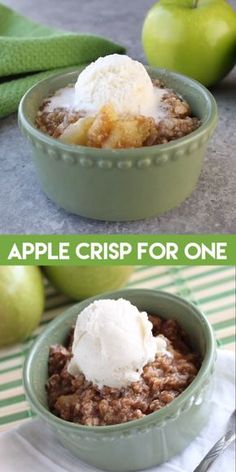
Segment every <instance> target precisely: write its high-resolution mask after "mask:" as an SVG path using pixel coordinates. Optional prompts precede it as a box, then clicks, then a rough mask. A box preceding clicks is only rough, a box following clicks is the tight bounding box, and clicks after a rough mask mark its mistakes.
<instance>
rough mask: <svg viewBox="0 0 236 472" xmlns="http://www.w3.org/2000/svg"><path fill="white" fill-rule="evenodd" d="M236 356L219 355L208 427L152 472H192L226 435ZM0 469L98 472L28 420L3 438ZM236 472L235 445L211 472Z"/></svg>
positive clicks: (0, 437) (37, 423) (43, 426)
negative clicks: (235, 466)
mask: <svg viewBox="0 0 236 472" xmlns="http://www.w3.org/2000/svg"><path fill="white" fill-rule="evenodd" d="M234 372H235V356H234V354H233V353H232V352H229V351H223V350H222V351H218V359H217V365H216V376H215V389H214V394H213V399H212V405H211V415H210V420H209V422H208V424H207V425H206V426H205V428H204V429H203V430H202V431H201V433H200V434H199V436H198V437H197V438H196V439H195V440H194V441H193V442H192V443H191V444H190V445H189V447H188V448H187V449H185V451H183V452H182V454H179V455H178V456H176V457H174V458H173V459H172V460H170V461H169V462H168V463H166V464H163V465H161V466H159V467H156V468H154V469H151V470H150V472H154V471H156V472H192V471H193V470H194V468H195V467H196V466H197V464H198V463H199V462H200V461H201V459H202V458H203V457H204V455H205V454H206V453H207V452H208V450H209V449H210V448H211V447H212V446H213V444H214V443H215V442H216V441H217V440H218V439H219V437H220V436H221V435H222V434H224V430H225V426H226V423H227V420H228V417H229V416H230V414H231V413H232V411H233V409H234V408H235V405H234V402H235V400H234V399H235V384H234ZM0 457H1V467H2V470H3V471H4V472H17V471H24V472H31V471H32V470H33V471H34V472H42V471H44V472H78V471H81V472H86V471H87V472H88V471H90V472H95V470H96V469H94V468H93V467H90V466H89V465H87V464H84V463H82V462H81V461H79V459H77V458H76V457H74V456H73V455H72V454H71V453H70V452H69V451H67V450H66V449H65V448H64V447H63V446H61V445H60V444H59V442H58V441H57V438H56V435H54V434H53V433H52V432H51V431H50V430H49V429H48V428H47V426H46V424H44V423H42V422H41V421H39V420H29V421H28V422H26V423H25V424H23V425H22V426H20V427H19V428H18V429H15V430H12V431H9V432H7V433H2V434H1V435H0ZM220 470H222V471H227V472H231V471H233V470H234V445H233V444H232V445H231V446H230V447H229V448H228V449H227V450H226V451H225V453H224V454H223V455H222V456H221V457H219V458H218V459H217V461H216V462H215V464H214V465H213V466H212V467H211V472H219V471H220Z"/></svg>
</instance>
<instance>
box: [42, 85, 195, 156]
mask: <svg viewBox="0 0 236 472" xmlns="http://www.w3.org/2000/svg"><path fill="white" fill-rule="evenodd" d="M153 85H154V87H156V88H158V89H162V90H164V91H165V93H164V94H163V96H162V98H161V102H160V116H159V117H158V119H154V118H153V117H147V116H142V115H137V116H133V115H129V114H123V115H118V114H117V113H116V111H115V109H114V107H113V105H112V104H111V103H108V104H107V105H104V106H103V107H102V108H101V109H100V111H99V112H98V113H97V114H96V115H95V116H87V115H86V113H85V111H83V110H80V111H72V110H69V109H67V108H66V107H65V108H62V107H59V108H55V109H54V110H50V109H48V108H47V107H48V104H49V101H50V97H48V98H47V99H46V100H44V101H43V103H42V105H41V107H40V109H39V111H38V113H37V116H36V126H37V128H38V129H40V130H41V131H43V132H44V133H46V134H48V135H49V136H52V137H53V138H57V139H60V140H61V141H63V142H65V143H68V144H77V145H83V146H89V147H95V148H112V149H122V148H138V147H142V146H152V145H156V144H164V143H167V142H169V141H172V140H174V139H177V138H181V137H183V136H186V135H188V134H190V133H192V132H193V131H194V130H196V129H197V128H198V127H199V126H200V120H199V119H198V118H197V117H194V116H192V112H191V109H190V106H189V105H188V103H187V102H186V101H185V100H184V99H183V98H182V97H180V96H179V95H178V94H177V93H176V92H174V91H173V90H170V89H167V88H165V86H164V84H163V83H162V82H161V81H159V80H154V81H153ZM69 87H71V86H69ZM69 87H68V88H69Z"/></svg>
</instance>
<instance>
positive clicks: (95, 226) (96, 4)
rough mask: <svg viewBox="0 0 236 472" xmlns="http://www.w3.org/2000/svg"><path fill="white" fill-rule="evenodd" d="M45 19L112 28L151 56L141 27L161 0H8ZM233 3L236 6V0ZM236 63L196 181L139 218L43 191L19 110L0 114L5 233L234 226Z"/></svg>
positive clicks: (229, 229)
mask: <svg viewBox="0 0 236 472" xmlns="http://www.w3.org/2000/svg"><path fill="white" fill-rule="evenodd" d="M3 2H4V3H5V4H6V5H8V6H10V7H12V8H15V9H16V10H18V11H19V12H21V13H23V14H25V15H28V16H30V17H31V18H33V19H35V20H37V21H40V22H42V23H45V24H48V25H51V26H56V27H60V28H64V29H68V30H71V31H75V32H78V31H80V32H91V33H95V34H96V33H97V34H101V35H106V36H108V37H110V38H112V39H113V40H116V41H118V42H120V43H123V44H124V45H125V46H126V47H127V50H128V54H130V55H131V56H132V57H134V58H137V59H139V60H143V61H144V60H145V59H144V56H143V52H142V47H141V44H140V30H141V25H142V21H143V18H144V15H145V12H146V11H147V9H148V8H149V7H150V6H151V5H152V4H153V3H154V0H129V1H127V0H116V1H113V0H50V1H49V0H40V1H38V0H3ZM231 3H232V4H233V5H234V7H235V8H236V0H232V1H231ZM235 91H236V70H235V69H234V71H233V72H232V73H231V74H230V75H229V76H228V77H227V78H226V79H225V80H224V81H223V82H222V83H221V84H220V85H218V86H217V87H216V88H215V89H214V90H213V93H214V95H215V97H216V100H217V102H218V105H219V113H220V121H219V126H218V129H217V131H216V133H215V135H214V138H213V139H212V141H211V144H210V146H209V148H208V152H207V156H206V160H205V163H204V168H203V171H202V174H201V178H200V181H199V184H198V187H197V189H196V190H195V192H194V193H193V194H192V196H191V197H190V198H188V200H187V201H186V202H184V203H183V204H182V205H181V206H180V207H179V208H177V209H175V210H173V211H171V212H169V213H167V214H166V215H163V216H161V217H159V218H154V219H150V220H145V221H139V222H132V223H131V222H130V223H107V222H97V221H92V220H87V219H85V218H79V217H77V216H74V215H70V214H68V213H66V212H65V211H63V210H61V209H59V208H58V207H57V206H56V205H54V204H53V203H52V202H51V201H49V200H48V198H47V197H46V196H45V195H44V194H43V192H42V191H41V189H40V187H39V184H38V182H37V178H36V175H35V171H34V167H33V164H32V162H31V159H30V152H29V147H28V144H27V142H26V140H25V139H24V138H23V137H22V136H21V134H20V132H19V129H18V127H17V122H16V116H15V115H12V116H9V117H8V118H6V119H4V120H2V121H1V122H0V143H1V144H0V151H1V153H0V232H1V233H5V234H6V233H26V234H29V233H38V234H43V233H50V234H53V233H78V234H79V233H80V234H81V233H191V232H192V233H211V232H212V233H214V232H215V233H216V232H218V233H233V232H234V233H235V232H236V225H235V221H234V220H235V205H234V200H235V199H234V198H233V191H234V190H235V182H236V166H235V157H236V156H235V153H236V152H235V151H236V133H235V113H236V92H235Z"/></svg>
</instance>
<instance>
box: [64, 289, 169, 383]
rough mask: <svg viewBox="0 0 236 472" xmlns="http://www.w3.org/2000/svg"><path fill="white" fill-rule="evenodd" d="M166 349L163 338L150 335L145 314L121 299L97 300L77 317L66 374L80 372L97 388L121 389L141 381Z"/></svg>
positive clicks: (150, 326) (149, 324)
mask: <svg viewBox="0 0 236 472" xmlns="http://www.w3.org/2000/svg"><path fill="white" fill-rule="evenodd" d="M166 348H167V344H166V341H165V339H164V338H163V337H161V336H157V337H154V336H153V335H152V324H151V322H150V321H149V320H148V316H147V313H145V312H139V310H138V309H137V307H135V306H134V305H132V304H131V303H130V302H129V301H127V300H124V299H122V298H120V299H119V300H110V299H104V300H97V301H95V302H93V303H91V304H90V305H88V306H87V307H86V308H85V309H84V310H83V311H82V312H81V313H80V314H79V315H78V318H77V321H76V326H75V331H74V341H73V345H72V354H73V357H72V359H71V361H70V363H69V365H68V371H69V373H70V374H72V375H78V374H79V373H80V372H82V373H83V374H84V376H85V378H86V379H87V380H89V381H91V382H93V383H94V384H96V385H98V387H99V388H102V387H103V386H104V385H106V386H109V387H116V388H121V387H125V386H126V385H128V384H129V383H131V382H135V381H138V380H140V377H141V374H142V371H143V367H144V366H145V365H146V364H147V363H148V362H151V361H153V360H154V358H155V355H156V354H157V353H160V354H164V353H166Z"/></svg>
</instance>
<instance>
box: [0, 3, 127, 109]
mask: <svg viewBox="0 0 236 472" xmlns="http://www.w3.org/2000/svg"><path fill="white" fill-rule="evenodd" d="M124 52H125V49H124V48H123V47H122V46H120V45H118V44H115V43H113V42H111V41H109V40H107V39H105V38H103V37H99V36H94V35H90V34H74V33H67V32H64V31H60V30H56V29H51V28H48V27H45V26H42V25H39V24H37V23H35V22H33V21H31V20H29V19H27V18H25V17H23V16H21V15H19V14H17V13H16V12H14V11H13V10H11V9H10V8H7V7H6V6H4V5H1V4H0V118H1V117H3V116H6V115H8V114H10V113H12V112H14V111H16V110H17V106H18V104H19V101H20V99H21V97H22V95H23V94H24V93H25V92H26V91H27V89H28V88H29V87H31V86H32V85H34V84H35V83H37V81H38V80H40V79H43V78H46V77H50V75H53V74H55V72H60V71H61V70H64V69H67V68H71V67H72V66H74V67H76V66H79V65H81V64H86V63H89V62H91V61H94V60H95V59H97V58H98V57H99V56H105V55H107V54H113V53H124Z"/></svg>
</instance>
